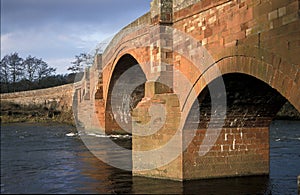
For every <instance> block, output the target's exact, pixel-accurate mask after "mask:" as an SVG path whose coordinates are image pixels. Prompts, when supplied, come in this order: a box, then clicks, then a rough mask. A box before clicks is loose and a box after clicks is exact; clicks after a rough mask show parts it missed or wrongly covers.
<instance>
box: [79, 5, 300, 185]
mask: <svg viewBox="0 0 300 195" xmlns="http://www.w3.org/2000/svg"><path fill="white" fill-rule="evenodd" d="M299 13H300V2H299V0H153V1H152V3H151V9H150V12H148V13H146V14H145V15H144V16H142V17H140V18H138V19H137V20H136V21H134V22H133V23H131V24H129V25H128V26H126V27H125V28H124V29H122V30H121V31H120V32H119V33H118V34H117V35H116V36H115V37H114V38H113V40H112V41H111V43H110V44H109V45H108V47H107V48H106V50H105V51H104V52H103V53H102V54H99V55H98V56H97V57H96V59H95V64H94V66H93V67H91V68H90V70H89V71H87V72H86V74H85V78H84V80H82V81H81V82H80V83H78V84H75V86H74V91H75V94H74V102H75V104H73V106H75V109H73V110H74V111H75V116H76V118H77V119H78V121H79V123H80V125H83V126H84V127H85V128H89V129H94V130H99V131H103V132H105V133H107V134H111V133H127V132H129V133H132V163H133V164H132V167H133V174H134V175H140V176H147V177H155V178H164V179H174V180H187V179H199V178H213V177H214V178H215V177H230V176H244V175H260V174H268V173H269V126H270V123H271V121H272V119H273V117H274V116H275V115H276V113H277V112H278V110H279V109H280V108H281V107H282V105H283V104H284V103H285V102H287V101H288V102H290V103H291V104H292V105H293V106H294V108H295V109H296V110H298V111H300V101H299V100H300V99H299V97H300V68H299V67H300V64H299V62H300V55H299V53H300V18H299ZM126 131H127V132H126Z"/></svg>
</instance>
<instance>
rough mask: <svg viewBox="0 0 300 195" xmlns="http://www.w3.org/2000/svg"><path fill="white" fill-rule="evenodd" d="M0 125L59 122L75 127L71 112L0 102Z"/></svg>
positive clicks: (54, 108)
mask: <svg viewBox="0 0 300 195" xmlns="http://www.w3.org/2000/svg"><path fill="white" fill-rule="evenodd" d="M0 121H1V123H3V124H5V123H20V122H29V123H48V122H59V123H65V124H68V125H75V122H74V117H73V112H72V110H60V109H57V107H56V106H55V105H53V106H42V105H34V104H28V105H22V104H16V103H12V102H7V101H1V116H0Z"/></svg>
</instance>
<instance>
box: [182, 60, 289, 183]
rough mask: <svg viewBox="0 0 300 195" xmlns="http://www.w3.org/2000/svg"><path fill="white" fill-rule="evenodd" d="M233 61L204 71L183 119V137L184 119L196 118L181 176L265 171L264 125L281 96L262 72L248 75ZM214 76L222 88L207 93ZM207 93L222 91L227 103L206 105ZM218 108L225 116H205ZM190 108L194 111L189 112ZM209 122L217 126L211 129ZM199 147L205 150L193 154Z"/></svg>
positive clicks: (192, 120)
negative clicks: (212, 73)
mask: <svg viewBox="0 0 300 195" xmlns="http://www.w3.org/2000/svg"><path fill="white" fill-rule="evenodd" d="M223 65H224V64H223ZM233 67H234V66H231V68H224V67H223V68H222V67H220V66H219V68H220V70H221V72H222V76H221V77H217V78H215V79H212V77H210V78H211V80H210V82H209V84H208V85H207V86H205V87H204V88H203V90H202V91H201V93H199V95H198V97H197V100H195V103H194V104H193V106H192V110H191V111H190V115H189V116H188V118H187V120H186V123H185V124H186V125H185V127H184V130H183V132H184V133H183V140H185V137H188V135H189V134H190V132H189V131H191V129H190V128H189V126H191V125H190V124H193V123H195V122H197V121H198V128H197V130H196V132H195V135H196V136H195V137H194V138H193V140H192V142H191V144H190V145H189V146H188V148H187V149H186V150H185V151H184V153H183V156H184V157H183V162H184V171H183V174H184V176H183V177H184V178H185V179H195V178H207V177H222V176H241V175H260V174H268V173H269V126H270V123H271V121H272V120H273V118H274V117H275V116H276V114H277V112H278V111H279V109H280V108H281V107H282V106H283V105H284V104H285V102H287V99H286V98H285V97H284V96H283V95H282V94H281V93H279V92H278V90H276V89H274V88H273V87H271V86H270V85H269V83H268V82H264V81H262V78H263V77H262V75H259V76H256V77H254V76H251V74H249V72H251V70H250V69H249V70H250V71H249V72H248V74H245V72H246V71H244V70H245V69H243V70H241V69H237V68H236V69H234V68H233ZM230 72H231V73H230ZM241 72H242V73H241ZM258 78H260V79H258ZM220 80H221V81H222V82H224V85H225V89H226V92H225V93H226V94H225V93H224V94H220V93H222V92H220V93H215V92H214V93H211V91H210V89H215V88H217V87H215V86H214V85H217V84H219V83H220ZM269 81H270V80H269ZM271 83H274V82H272V81H271ZM275 86H276V84H275ZM210 94H214V95H217V96H219V98H222V95H223V97H224V96H226V104H227V105H219V106H217V110H212V102H211V96H210ZM291 99H293V97H292V98H291ZM196 101H197V102H196ZM214 101H218V98H217V99H215V100H214ZM220 102H221V101H220ZM224 108H226V117H225V120H223V119H222V118H219V120H218V119H216V120H215V119H214V120H211V116H212V115H213V114H215V113H221V112H223V111H224ZM193 109H194V111H193ZM195 110H196V111H195ZM192 113H198V115H196V116H193V115H192ZM211 123H213V125H212V124H211ZM209 125H212V127H215V129H216V128H218V127H221V129H222V130H221V131H220V133H219V134H217V133H216V132H217V131H214V128H211V127H209ZM209 136H211V138H209ZM214 136H217V137H218V138H217V139H216V141H215V143H213V144H212V145H207V146H203V144H204V145H205V143H207V142H205V141H204V140H205V139H208V140H209V139H210V140H214V139H213V138H212V137H214ZM200 147H202V148H203V147H207V148H209V152H208V153H206V154H205V155H204V156H199V151H200ZM215 170H218V171H217V172H216V171H215Z"/></svg>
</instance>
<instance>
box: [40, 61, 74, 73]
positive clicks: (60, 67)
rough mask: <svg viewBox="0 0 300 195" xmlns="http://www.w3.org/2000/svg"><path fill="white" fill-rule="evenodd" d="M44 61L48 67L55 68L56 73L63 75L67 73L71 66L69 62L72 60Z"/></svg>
mask: <svg viewBox="0 0 300 195" xmlns="http://www.w3.org/2000/svg"><path fill="white" fill-rule="evenodd" d="M44 61H46V62H47V64H48V65H49V66H50V67H55V68H56V73H58V74H64V73H66V72H67V69H68V67H70V66H71V62H72V61H74V58H54V59H45V60H44Z"/></svg>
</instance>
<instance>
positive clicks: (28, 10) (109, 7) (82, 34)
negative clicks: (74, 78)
mask: <svg viewBox="0 0 300 195" xmlns="http://www.w3.org/2000/svg"><path fill="white" fill-rule="evenodd" d="M150 1H151V0H142V1H141V0H63V1H62V0H43V1H41V0H22V1H20V0H1V55H6V54H9V53H12V52H18V53H19V54H20V55H21V56H22V57H26V56H28V55H32V56H35V57H38V58H42V59H43V60H45V61H47V60H51V63H52V64H53V66H56V68H57V69H62V65H61V64H63V62H66V60H67V59H72V58H73V57H74V56H75V55H78V54H80V53H82V52H89V51H91V50H93V49H94V48H95V47H96V45H97V44H99V43H100V42H101V41H102V40H105V39H106V38H107V37H111V36H112V35H113V34H114V33H116V32H117V31H118V30H120V29H121V28H122V27H124V26H126V25H127V24H129V23H130V22H132V21H133V20H134V19H136V18H138V17H139V16H141V15H143V14H144V13H146V12H147V11H149V8H150ZM1 57H2V56H1ZM48 63H49V65H51V63H50V62H48Z"/></svg>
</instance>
